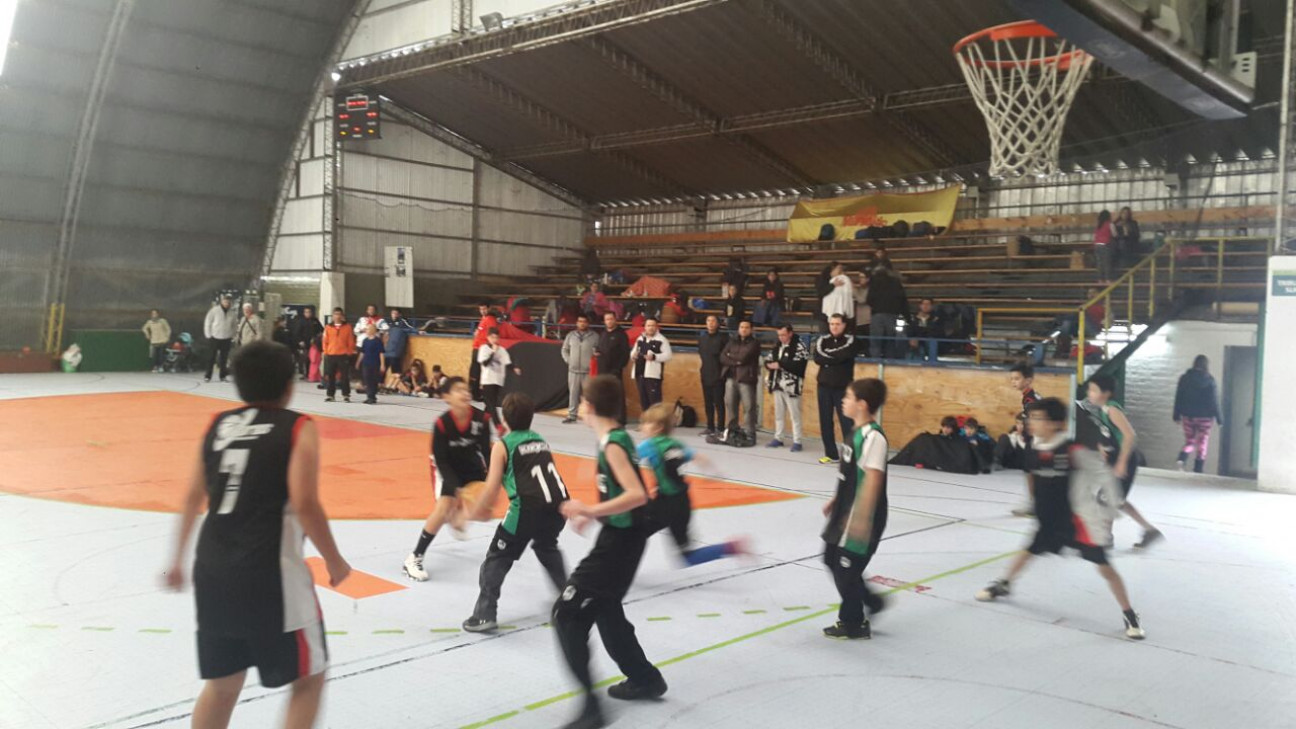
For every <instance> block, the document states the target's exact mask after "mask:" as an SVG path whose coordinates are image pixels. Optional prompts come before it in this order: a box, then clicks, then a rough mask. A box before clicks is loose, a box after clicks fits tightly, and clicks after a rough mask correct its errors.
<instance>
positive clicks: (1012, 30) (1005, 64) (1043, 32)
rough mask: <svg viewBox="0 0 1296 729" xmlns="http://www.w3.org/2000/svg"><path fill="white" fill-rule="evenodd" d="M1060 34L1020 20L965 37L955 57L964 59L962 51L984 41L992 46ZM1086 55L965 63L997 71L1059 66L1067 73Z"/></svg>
mask: <svg viewBox="0 0 1296 729" xmlns="http://www.w3.org/2000/svg"><path fill="white" fill-rule="evenodd" d="M1057 37H1058V34H1057V33H1055V32H1053V30H1052V29H1051V28H1049V27H1048V26H1046V25H1044V24H1043V23H1040V22H1038V21H1035V20H1019V21H1017V22H1015V23H1004V24H1003V25H995V26H992V27H989V28H986V29H984V30H979V31H977V32H975V33H973V34H971V35H969V36H966V37H964V38H963V39H962V40H960V41H959V42H958V43H955V44H954V55H955V56H959V57H960V58H963V49H964V48H966V47H968V46H969V45H971V44H973V43H975V42H977V41H979V40H982V39H989V40H990V41H991V42H992V43H999V42H1002V41H1008V40H1016V39H1018V38H1057ZM1086 55H1087V54H1086V53H1085V52H1084V51H1082V50H1080V49H1078V48H1077V49H1076V50H1073V51H1068V52H1066V53H1057V54H1054V55H1051V56H1044V57H1043V58H1032V59H1030V60H1027V61H980V60H975V59H972V58H964V60H965V61H966V62H967V63H969V64H972V65H974V66H984V67H986V68H992V69H995V70H999V69H1004V68H1020V67H1029V68H1034V67H1038V66H1043V65H1046V64H1057V67H1058V70H1060V71H1068V70H1070V69H1071V64H1072V63H1074V62H1076V61H1079V60H1081V59H1083V58H1084V57H1085V56H1086Z"/></svg>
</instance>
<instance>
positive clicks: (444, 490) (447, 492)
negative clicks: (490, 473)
mask: <svg viewBox="0 0 1296 729" xmlns="http://www.w3.org/2000/svg"><path fill="white" fill-rule="evenodd" d="M476 476H477V474H472V476H470V477H469V478H466V479H464V480H463V481H461V482H460V485H459V486H452V485H451V484H450V482H449V481H446V480H445V479H444V478H441V469H437V472H436V487H435V490H436V495H437V496H438V497H440V496H449V497H450V498H452V499H457V498H459V492H460V491H462V490H464V488H466V487H467V486H468V484H470V483H472V482H474V481H485V480H486V474H484V473H483V474H481V477H480V478H477V477H476Z"/></svg>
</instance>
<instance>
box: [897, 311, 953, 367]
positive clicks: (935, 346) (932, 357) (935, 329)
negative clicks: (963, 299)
mask: <svg viewBox="0 0 1296 729" xmlns="http://www.w3.org/2000/svg"><path fill="white" fill-rule="evenodd" d="M943 328H944V322H943V321H941V318H940V315H938V314H937V313H936V303H935V302H934V301H932V300H931V299H926V298H925V299H923V300H922V301H921V302H919V304H918V311H917V312H915V313H914V314H913V316H910V317H909V320H908V324H907V326H906V327H905V334H906V335H908V337H909V359H916V360H919V361H922V360H926V361H928V362H935V361H937V359H938V358H937V354H938V352H939V348H940V339H941V335H942V334H944V332H943Z"/></svg>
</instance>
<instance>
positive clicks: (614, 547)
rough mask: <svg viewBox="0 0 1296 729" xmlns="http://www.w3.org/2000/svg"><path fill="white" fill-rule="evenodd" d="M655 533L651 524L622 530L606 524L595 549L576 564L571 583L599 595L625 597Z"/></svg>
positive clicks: (570, 579)
mask: <svg viewBox="0 0 1296 729" xmlns="http://www.w3.org/2000/svg"><path fill="white" fill-rule="evenodd" d="M651 535H652V531H651V528H650V527H643V526H634V527H630V528H628V529H618V528H616V527H610V526H606V525H604V526H603V528H602V530H601V531H599V535H598V539H597V540H596V541H595V542H594V549H592V550H590V553H589V554H588V555H587V556H586V557H585V559H583V560H581V563H580V564H578V565H576V569H575V570H574V571H572V573H571V577H570V578H569V579H568V580H567V584H568V585H571V586H574V587H576V588H577V589H578V590H580V591H581V592H583V593H586V594H589V595H593V596H596V597H608V598H614V599H617V600H619V599H621V598H623V597H625V594H626V593H627V592H629V591H630V583H632V582H634V576H635V572H637V571H639V561H640V560H641V559H643V553H644V546H645V545H647V543H648V537H649V536H651Z"/></svg>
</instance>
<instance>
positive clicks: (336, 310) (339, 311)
mask: <svg viewBox="0 0 1296 729" xmlns="http://www.w3.org/2000/svg"><path fill="white" fill-rule="evenodd" d="M333 313H334V314H344V315H345V314H346V309H343V308H342V307H340V306H335V307H333Z"/></svg>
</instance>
